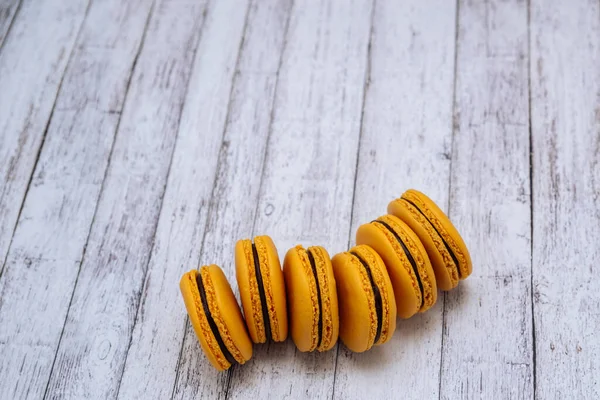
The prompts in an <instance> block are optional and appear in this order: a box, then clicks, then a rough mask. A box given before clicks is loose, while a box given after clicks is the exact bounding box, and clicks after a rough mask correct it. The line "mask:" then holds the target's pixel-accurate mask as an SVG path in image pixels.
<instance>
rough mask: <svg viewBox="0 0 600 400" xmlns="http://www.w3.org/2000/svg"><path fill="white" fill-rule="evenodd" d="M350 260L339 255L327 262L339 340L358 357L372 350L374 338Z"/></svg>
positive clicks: (369, 314)
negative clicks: (332, 277) (334, 288)
mask: <svg viewBox="0 0 600 400" xmlns="http://www.w3.org/2000/svg"><path fill="white" fill-rule="evenodd" d="M352 260H353V257H352V256H350V255H349V254H348V253H340V254H337V255H335V256H334V257H333V259H332V260H331V261H332V264H333V273H334V275H335V282H336V286H337V292H338V301H339V306H340V307H339V313H340V339H341V340H342V342H344V345H346V347H347V348H349V349H350V350H352V351H354V352H357V353H361V352H363V351H366V350H368V349H370V348H371V346H373V339H374V338H375V334H374V333H373V332H372V331H373V330H374V329H373V321H372V312H371V308H372V305H370V302H369V299H368V296H369V294H368V293H365V291H364V289H363V284H362V277H361V275H360V274H359V273H358V266H357V265H354V261H352ZM371 296H372V294H371Z"/></svg>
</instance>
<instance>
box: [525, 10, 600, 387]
mask: <svg viewBox="0 0 600 400" xmlns="http://www.w3.org/2000/svg"><path fill="white" fill-rule="evenodd" d="M530 18H531V26H530V31H531V64H530V73H531V130H532V144H533V153H532V167H533V222H532V224H533V264H532V265H533V300H534V303H533V311H534V326H535V349H534V351H535V357H536V372H537V374H536V378H537V379H536V386H537V391H536V394H537V396H538V398H540V399H543V398H566V397H571V398H589V399H596V398H600V386H599V385H600V384H599V383H598V377H599V376H600V336H599V335H598V332H599V331H600V313H599V311H598V310H600V295H599V293H600V283H599V282H598V280H597V278H596V277H597V276H598V264H599V263H600V247H599V243H600V211H599V210H600V67H599V66H600V3H599V2H597V1H585V0H584V1H575V2H570V3H568V4H566V3H563V2H560V1H553V2H551V3H550V4H549V3H548V2H542V1H532V4H531V16H530Z"/></svg>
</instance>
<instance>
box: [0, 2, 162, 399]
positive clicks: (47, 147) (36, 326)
mask: <svg viewBox="0 0 600 400" xmlns="http://www.w3.org/2000/svg"><path fill="white" fill-rule="evenodd" d="M150 5H151V1H139V2H137V8H136V10H135V11H133V10H131V9H129V8H128V7H125V6H123V3H122V2H121V1H120V0H116V1H109V2H103V3H96V4H94V5H92V7H91V8H90V10H89V13H88V16H87V18H86V21H85V23H84V26H83V28H82V31H81V35H80V39H79V40H78V42H77V44H76V50H75V51H74V53H73V55H72V58H71V61H70V62H69V67H68V68H67V71H66V72H65V76H64V79H63V83H62V86H61V89H60V92H59V93H58V97H57V99H56V104H55V108H54V111H53V113H52V119H51V120H50V123H49V125H48V128H47V132H46V138H45V141H44V146H43V148H42V151H41V153H40V156H39V160H38V162H37V165H36V168H35V171H34V173H33V178H32V181H31V184H30V186H29V191H28V195H27V198H26V200H25V202H24V204H23V208H22V212H21V218H20V219H19V223H18V225H17V228H16V230H15V233H14V236H13V240H12V245H11V248H10V251H9V254H8V258H7V262H6V269H5V271H4V275H3V276H2V280H1V281H0V296H2V299H3V301H2V303H1V304H0V325H2V326H3V327H5V329H3V330H2V344H0V360H2V361H1V362H0V365H1V368H0V375H2V376H6V375H5V374H7V376H6V382H7V387H6V389H5V390H3V392H4V393H6V394H7V395H8V394H11V395H12V396H13V398H19V397H21V396H23V394H24V393H27V392H29V395H30V396H31V397H39V396H43V395H44V391H45V390H46V383H47V382H48V379H49V377H50V372H51V370H52V367H53V362H54V359H55V356H56V351H57V348H58V344H59V340H60V338H61V334H62V330H63V326H64V324H65V318H66V315H67V312H68V310H69V306H70V301H71V297H72V295H73V289H74V287H75V282H76V280H77V276H78V273H79V269H80V266H81V260H82V257H84V251H85V250H84V249H85V247H86V243H87V240H88V236H89V233H90V227H91V225H92V220H93V217H94V213H95V210H96V204H97V202H98V197H99V195H100V191H101V188H102V182H103V180H104V176H105V171H106V166H107V163H108V158H109V155H110V152H111V148H112V145H113V139H114V136H115V131H116V129H117V127H118V125H119V122H120V120H121V110H122V107H123V101H124V98H125V95H126V91H127V88H128V85H129V79H130V76H131V73H130V72H131V69H132V66H133V64H134V61H135V57H136V55H137V54H138V49H139V47H140V42H141V39H142V35H143V33H144V29H145V25H146V20H147V15H148V11H149V9H150ZM99 28H100V29H99ZM113 43H114V45H113ZM90 74H91V77H93V79H90ZM99 82H102V85H99ZM40 288H42V290H40ZM49 312H51V313H52V314H51V315H52V318H46V316H47V315H48V313H49ZM17 370H18V373H16V371H17ZM28 382H36V384H31V383H28ZM38 382H39V384H38ZM32 389H33V391H32Z"/></svg>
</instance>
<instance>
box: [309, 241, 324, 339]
mask: <svg viewBox="0 0 600 400" xmlns="http://www.w3.org/2000/svg"><path fill="white" fill-rule="evenodd" d="M306 252H307V253H308V260H309V261H310V266H311V268H312V272H313V275H314V277H315V284H316V285H317V298H318V300H319V324H318V331H319V340H318V341H317V348H318V347H319V346H321V341H322V340H323V300H322V299H321V285H319V276H318V275H317V265H316V264H315V258H314V257H313V255H312V252H311V251H310V249H309V250H306Z"/></svg>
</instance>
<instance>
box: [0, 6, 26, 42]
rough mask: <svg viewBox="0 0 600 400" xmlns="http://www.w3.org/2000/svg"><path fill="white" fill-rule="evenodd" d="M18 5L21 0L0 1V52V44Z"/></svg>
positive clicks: (6, 33) (10, 25) (8, 29)
mask: <svg viewBox="0 0 600 400" xmlns="http://www.w3.org/2000/svg"><path fill="white" fill-rule="evenodd" d="M20 5H21V0H2V1H0V52H2V45H3V44H4V40H5V39H6V36H7V35H8V32H9V31H10V28H11V27H12V24H13V22H14V20H15V15H16V14H17V13H18V11H19V6H20Z"/></svg>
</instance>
